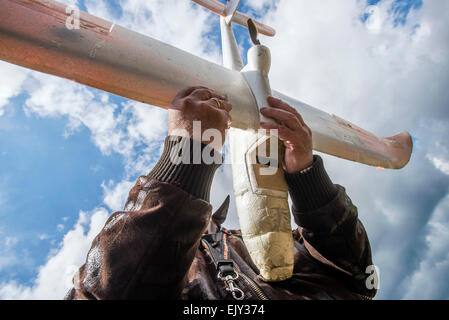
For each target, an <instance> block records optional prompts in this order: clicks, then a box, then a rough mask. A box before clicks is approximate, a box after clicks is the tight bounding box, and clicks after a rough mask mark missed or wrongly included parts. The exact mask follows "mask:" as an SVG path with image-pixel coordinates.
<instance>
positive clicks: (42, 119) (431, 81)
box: [0, 0, 449, 299]
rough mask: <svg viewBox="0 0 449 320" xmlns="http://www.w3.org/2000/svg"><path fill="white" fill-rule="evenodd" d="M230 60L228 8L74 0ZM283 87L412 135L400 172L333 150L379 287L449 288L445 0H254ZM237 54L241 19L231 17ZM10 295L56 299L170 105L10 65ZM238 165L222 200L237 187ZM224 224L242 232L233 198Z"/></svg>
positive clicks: (5, 254)
mask: <svg viewBox="0 0 449 320" xmlns="http://www.w3.org/2000/svg"><path fill="white" fill-rule="evenodd" d="M62 2H64V3H67V4H74V5H76V6H78V7H79V8H80V9H81V10H84V11H88V12H89V13H92V14H94V15H97V16H100V17H103V18H105V19H108V20H110V21H113V22H115V23H117V24H120V25H122V26H125V27H128V28H130V29H133V30H135V31H138V32H141V33H144V34H146V35H148V36H151V37H154V38H157V39H159V40H162V41H165V42H167V43H170V44H172V45H175V46H177V47H179V48H181V49H184V50H186V51H189V52H191V53H194V54H196V55H199V56H201V57H203V58H205V59H208V60H210V61H213V62H216V63H220V62H221V53H220V52H221V49H220V36H219V30H218V18H217V17H215V16H213V15H211V14H209V13H208V12H207V11H205V10H203V9H201V8H199V7H197V6H195V5H193V4H191V3H190V1H187V0H171V1H162V0H114V1H105V0H65V1H62ZM242 2H243V6H242V11H245V12H248V13H250V14H251V15H253V16H256V17H258V18H260V19H261V20H263V21H264V22H266V23H268V24H269V25H271V26H273V27H274V28H275V29H276V30H277V35H276V37H275V38H270V39H268V38H262V39H261V40H262V42H263V43H264V44H267V45H269V46H270V47H271V51H272V55H273V63H272V73H271V81H272V86H273V88H275V89H276V90H278V91H281V92H284V93H286V94H288V95H291V96H293V97H296V98H298V99H299V100H301V101H304V102H306V103H308V104H311V105H313V106H315V107H318V108H321V109H323V110H325V111H326V112H329V113H333V114H336V115H338V116H340V117H343V118H345V119H347V120H349V121H351V122H353V123H356V124H357V125H359V126H361V127H363V128H365V129H367V130H370V131H372V132H375V133H376V134H378V135H383V136H391V135H393V134H396V133H398V132H400V131H409V132H410V133H411V134H412V135H413V136H414V137H415V140H416V141H415V150H414V154H413V157H412V160H411V162H410V164H409V165H408V166H407V167H406V168H405V169H403V170H400V171H389V170H383V171H377V170H376V169H374V168H371V167H367V166H364V165H360V164H357V163H351V162H348V161H343V160H340V159H336V158H334V157H329V156H325V155H324V158H325V164H326V167H327V169H328V172H329V174H330V176H331V177H332V179H333V180H334V182H335V183H338V184H341V185H343V186H345V187H346V189H347V192H348V194H349V195H350V197H351V198H352V199H353V201H354V203H355V204H356V205H357V206H358V208H359V215H360V218H361V220H362V221H363V223H364V225H365V227H366V229H367V231H368V233H369V236H370V240H371V245H372V249H373V254H374V262H375V264H376V265H377V267H378V269H379V271H380V291H379V294H378V297H377V298H379V299H448V298H449V281H448V274H449V250H448V248H449V141H448V139H447V137H448V136H449V93H448V90H447V89H448V88H449V79H448V78H449V52H448V49H449V20H448V19H447V17H448V16H449V2H448V1H439V0H422V1H421V0H381V1H379V0H370V1H365V0H344V1H334V0H322V1H313V0H295V1H291V0H290V1H288V0H246V1H245V0H243V1H242ZM235 29H236V31H237V38H238V42H239V45H240V47H241V50H242V53H243V52H245V50H246V49H247V48H248V46H249V42H248V39H247V36H246V31H245V30H244V29H243V28H240V27H235ZM0 79H1V80H0V206H1V208H2V210H1V211H0V221H1V223H0V299H61V298H62V297H63V296H64V294H65V292H66V291H67V289H68V288H69V287H70V284H71V277H72V275H73V273H74V272H75V270H76V269H77V268H78V267H79V266H80V265H82V264H83V262H84V260H85V257H86V254H87V251H88V249H89V247H90V243H91V241H92V239H93V238H94V237H95V235H96V234H97V233H98V232H99V230H100V229H101V227H102V226H103V225H104V222H105V221H106V219H107V217H108V216H109V215H110V214H111V213H113V212H114V211H116V210H120V209H121V207H122V206H123V204H124V201H125V199H126V196H127V192H128V190H129V188H130V187H131V186H132V184H133V182H134V181H135V179H136V178H137V177H138V176H139V175H142V174H146V173H148V172H149V171H150V169H151V168H152V166H153V165H154V163H155V161H157V158H158V155H159V153H160V148H161V144H162V141H163V139H164V137H165V135H166V111H163V110H160V109H158V108H155V107H151V106H148V105H143V104H140V103H136V102H133V101H128V100H126V99H123V98H120V97H117V96H113V95H110V94H106V93H104V92H101V91H98V90H95V89H91V88H86V87H83V86H81V85H78V84H75V83H73V82H69V81H66V80H63V79H58V78H55V77H52V76H48V75H44V74H41V73H37V72H33V71H28V70H25V69H23V68H19V67H16V66H13V65H10V64H7V63H4V62H0ZM230 177H231V172H230V167H229V166H228V165H226V166H224V167H223V168H222V169H221V170H220V172H219V173H218V174H217V176H216V178H215V181H214V185H213V190H212V203H213V204H214V205H215V206H218V205H220V204H221V201H223V200H224V198H225V196H226V195H227V194H232V181H231V178H230ZM227 227H230V228H237V227H238V221H237V218H236V213H235V207H234V203H232V208H231V213H230V217H229V218H228V222H227Z"/></svg>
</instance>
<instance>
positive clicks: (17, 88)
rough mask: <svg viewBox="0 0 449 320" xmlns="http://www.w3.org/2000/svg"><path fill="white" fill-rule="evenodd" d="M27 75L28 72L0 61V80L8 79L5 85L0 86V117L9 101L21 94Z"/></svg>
mask: <svg viewBox="0 0 449 320" xmlns="http://www.w3.org/2000/svg"><path fill="white" fill-rule="evenodd" d="M28 74H29V71H27V70H25V69H23V68H20V67H17V66H15V65H12V64H9V63H6V62H3V61H0V79H5V80H6V79H8V81H7V85H6V84H3V83H2V85H1V86H0V117H1V116H2V115H3V114H4V112H5V111H4V108H5V107H6V105H7V104H8V102H9V100H10V99H11V98H14V97H15V96H17V95H19V94H20V93H21V91H22V86H23V83H24V82H25V80H26V78H27V75H28Z"/></svg>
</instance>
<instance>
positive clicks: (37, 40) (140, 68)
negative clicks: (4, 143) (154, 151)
mask: <svg viewBox="0 0 449 320" xmlns="http://www.w3.org/2000/svg"><path fill="white" fill-rule="evenodd" d="M186 1H187V0H186ZM192 1H193V2H195V3H196V4H198V5H201V6H203V7H205V8H207V9H209V10H210V11H212V12H214V13H215V14H218V15H219V16H220V20H221V33H222V49H223V66H221V65H218V64H215V63H212V62H209V61H206V60H204V59H202V58H200V57H197V56H194V55H192V54H189V53H187V52H185V51H183V50H180V49H178V48H175V47H173V46H170V45H168V44H165V43H163V42H161V41H158V40H155V39H153V38H151V37H149V36H146V35H142V34H139V33H137V32H134V31H131V30H128V29H126V28H123V27H121V26H119V25H116V24H114V23H112V22H109V21H106V20H103V19H101V18H98V17H95V16H92V15H90V14H88V13H85V12H80V15H79V28H68V27H67V25H66V22H67V18H68V17H69V16H70V11H67V6H66V5H64V4H61V3H58V2H56V1H52V0H0V59H2V60H5V61H7V62H10V63H13V64H16V65H20V66H23V67H26V68H29V69H33V70H37V71H40V72H44V73H48V74H52V75H55V76H59V77H62V78H66V79H70V80H74V81H77V82H79V83H81V84H84V85H87V86H90V87H94V88H97V89H101V90H104V91H107V92H110V93H113V94H116V95H119V96H122V97H125V98H128V99H132V100H136V101H140V102H143V103H146V104H148V105H152V106H157V107H161V108H168V106H169V104H170V101H171V100H172V99H173V97H174V96H175V95H176V93H177V92H178V91H179V90H181V89H183V88H185V87H188V86H193V85H195V86H205V87H209V88H211V89H213V90H215V91H217V92H219V93H222V94H224V95H226V96H227V97H228V99H229V101H230V103H231V104H232V105H233V110H232V113H231V115H232V118H233V119H234V120H233V122H232V125H231V126H232V127H233V128H235V129H236V130H241V131H242V132H244V134H241V137H239V134H233V133H232V132H231V139H230V144H231V149H232V150H231V151H232V152H231V153H232V158H233V163H234V158H235V159H237V158H242V157H248V156H252V155H253V152H254V150H255V149H257V146H258V145H259V142H260V139H259V138H258V137H256V136H254V135H252V133H251V132H252V131H254V130H257V129H258V128H259V123H260V120H261V115H260V113H259V108H260V107H261V106H262V104H263V103H264V99H265V98H266V96H267V95H273V96H274V97H277V98H280V99H282V100H284V101H286V102H287V103H289V104H290V105H291V106H293V107H294V108H296V109H297V110H298V112H299V113H300V114H301V115H302V116H303V118H304V121H305V122H306V123H307V125H308V126H309V127H310V128H311V130H312V133H313V147H314V149H315V150H317V151H320V152H323V153H326V154H329V155H333V156H336V157H339V158H343V159H347V160H351V161H355V162H359V163H363V164H366V165H370V166H375V167H381V168H389V169H401V168H403V167H404V166H405V165H406V164H407V163H408V162H409V160H410V157H411V154H412V148H413V143H412V139H411V136H410V135H409V134H408V133H406V132H402V133H399V134H398V135H395V136H393V137H387V138H384V137H379V136H376V135H374V134H373V133H370V132H368V131H366V130H363V129H361V128H359V127H358V126H356V125H354V124H352V123H350V122H349V121H346V120H343V119H341V118H339V117H338V116H335V115H331V114H328V113H326V112H324V111H321V110H319V109H317V108H315V107H312V106H309V105H307V104H305V103H302V102H301V101H299V100H297V99H295V98H293V97H288V96H286V95H284V94H282V93H280V92H278V91H275V90H272V89H271V88H270V85H269V80H268V72H269V69H270V54H269V50H268V48H266V47H265V46H262V45H261V44H260V40H259V38H258V34H259V33H260V34H263V35H266V36H274V35H275V30H274V29H273V28H271V27H269V26H267V25H264V24H262V23H260V22H257V21H253V20H252V19H250V18H249V17H247V16H246V15H244V14H242V13H240V12H238V7H239V4H240V0H230V1H229V0H228V1H227V3H226V4H224V3H221V2H219V1H216V0H192ZM233 23H237V24H239V25H242V26H244V27H246V28H248V29H249V33H250V37H251V39H252V42H253V44H254V46H253V48H251V49H250V50H249V53H248V55H249V56H248V65H247V66H243V64H242V59H241V57H240V53H239V50H238V48H237V45H236V42H235V37H234V33H233V29H232V24H233ZM265 140H266V139H265ZM233 177H234V189H235V193H236V202H237V209H238V213H239V218H240V222H241V227H242V232H243V233H244V240H245V243H246V244H247V246H248V248H249V250H250V253H252V257H253V259H254V260H255V262H256V264H257V265H258V267H259V268H260V269H261V272H262V275H263V277H265V278H266V279H267V280H268V281H279V280H283V279H286V278H288V276H289V273H290V275H291V268H292V259H293V248H292V244H291V243H287V242H288V241H289V240H288V239H287V238H288V237H290V238H291V235H289V236H288V234H289V232H291V230H287V229H288V228H290V225H289V221H290V220H289V219H290V217H289V212H288V204H287V191H286V188H285V183H283V182H282V176H278V177H277V178H276V177H275V178H272V179H268V180H267V179H263V178H262V177H260V176H259V175H258V174H257V172H256V169H255V168H253V167H252V166H250V165H249V164H248V163H246V164H243V166H242V165H234V164H233ZM273 199H280V200H281V201H280V202H279V203H277V204H273V203H274V202H273ZM268 207H269V209H268V210H265V209H264V208H268ZM264 210H265V211H264ZM262 211H263V212H265V213H263V212H262ZM247 212H249V214H248V213H247ZM273 212H276V214H279V215H280V216H281V217H284V218H285V219H287V216H288V221H287V220H284V222H285V223H284V222H282V221H281V220H282V219H284V218H282V219H277V220H278V224H277V225H273V226H271V227H272V229H273V230H277V231H276V232H277V233H276V232H273V231H270V230H261V229H260V228H259V227H258V226H259V225H260V223H259V222H260V221H261V220H263V219H264V217H262V216H261V215H263V214H265V218H266V217H267V216H271V215H272V214H273ZM249 217H250V218H249ZM279 221H281V222H279ZM279 223H281V224H282V225H283V226H282V227H281V226H280V224H279ZM258 228H259V229H258ZM281 229H282V230H281ZM283 229H285V230H283ZM245 234H246V235H247V236H246V238H245ZM249 235H251V236H249ZM254 235H256V236H257V237H255V236H254ZM259 235H260V236H259ZM251 242H256V243H255V244H254V245H253V244H251ZM261 243H262V245H261V246H262V247H260V244H261ZM286 243H287V244H286ZM257 246H259V247H257ZM284 253H285V254H284Z"/></svg>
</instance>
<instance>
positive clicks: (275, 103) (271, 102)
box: [267, 97, 305, 125]
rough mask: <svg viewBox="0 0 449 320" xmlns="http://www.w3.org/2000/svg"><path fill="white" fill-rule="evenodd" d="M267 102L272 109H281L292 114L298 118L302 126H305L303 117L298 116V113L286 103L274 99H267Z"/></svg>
mask: <svg viewBox="0 0 449 320" xmlns="http://www.w3.org/2000/svg"><path fill="white" fill-rule="evenodd" d="M267 102H268V104H269V105H270V106H271V107H272V108H278V109H283V110H285V111H288V112H290V113H293V114H294V115H295V116H296V117H297V118H298V120H299V122H300V123H301V124H302V125H305V122H304V119H303V117H302V116H301V115H300V114H299V112H298V111H297V110H296V109H295V108H293V107H292V106H290V105H289V104H288V103H286V102H284V101H282V100H281V99H277V98H274V97H268V98H267Z"/></svg>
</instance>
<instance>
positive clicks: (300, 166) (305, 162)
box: [260, 97, 313, 174]
mask: <svg viewBox="0 0 449 320" xmlns="http://www.w3.org/2000/svg"><path fill="white" fill-rule="evenodd" d="M267 102H268V104H269V105H270V107H271V108H262V109H261V110H260V112H261V113H262V114H263V115H264V116H265V117H267V118H272V119H274V120H276V121H277V123H278V124H272V123H267V122H261V124H260V127H261V128H262V129H265V130H268V131H269V130H273V129H274V130H277V131H278V134H277V136H278V137H279V140H281V141H283V142H284V145H285V158H284V169H285V171H286V172H287V173H290V174H293V173H297V172H300V171H302V170H304V169H307V168H309V167H310V166H311V165H312V164H313V151H312V131H311V130H310V128H309V127H308V126H307V125H306V124H305V122H304V120H303V118H302V116H301V115H300V114H299V113H298V111H296V110H295V109H294V108H292V107H291V106H290V105H288V104H287V103H285V102H283V101H282V100H279V99H276V98H273V97H268V99H267Z"/></svg>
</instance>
